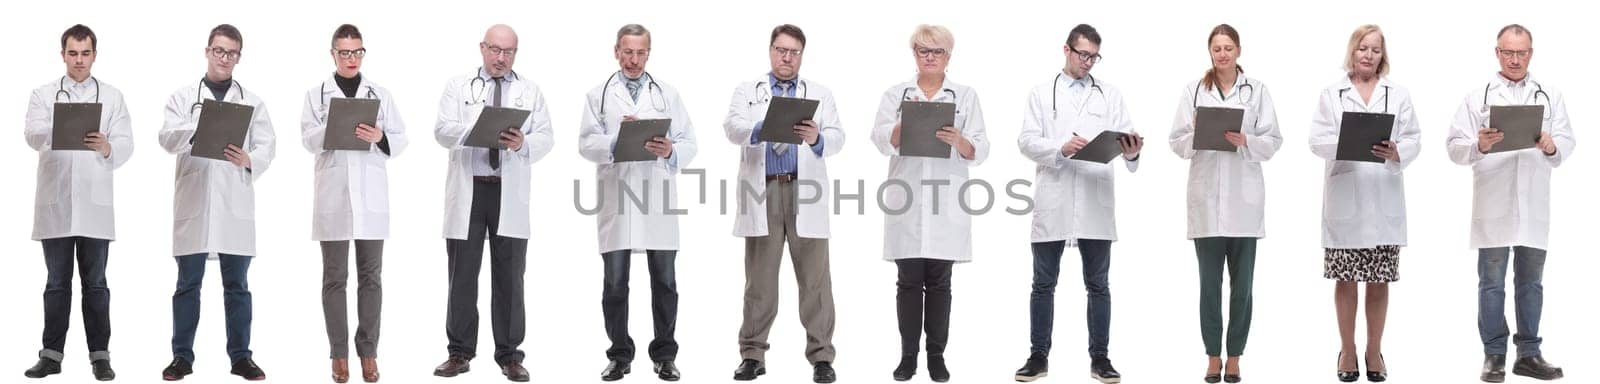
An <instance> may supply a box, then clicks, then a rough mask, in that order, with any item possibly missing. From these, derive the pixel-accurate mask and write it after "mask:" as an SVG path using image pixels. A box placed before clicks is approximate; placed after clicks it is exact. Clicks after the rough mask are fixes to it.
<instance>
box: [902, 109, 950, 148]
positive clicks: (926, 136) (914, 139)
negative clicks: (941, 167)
mask: <svg viewBox="0 0 1600 384" xmlns="http://www.w3.org/2000/svg"><path fill="white" fill-rule="evenodd" d="M955 121H956V104H955V103H940V102H931V101H902V102H900V156H918V157H936V158H941V159H943V158H948V157H950V144H945V142H943V141H940V140H939V137H938V136H937V132H939V128H944V127H946V126H953V125H955Z"/></svg>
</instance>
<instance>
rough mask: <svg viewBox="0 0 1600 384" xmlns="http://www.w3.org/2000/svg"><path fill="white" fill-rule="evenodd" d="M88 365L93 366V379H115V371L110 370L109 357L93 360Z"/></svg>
mask: <svg viewBox="0 0 1600 384" xmlns="http://www.w3.org/2000/svg"><path fill="white" fill-rule="evenodd" d="M89 365H91V366H93V367H94V379H95V380H98V381H111V380H116V379H117V371H113V370H111V359H100V360H95V361H94V362H92V363H89Z"/></svg>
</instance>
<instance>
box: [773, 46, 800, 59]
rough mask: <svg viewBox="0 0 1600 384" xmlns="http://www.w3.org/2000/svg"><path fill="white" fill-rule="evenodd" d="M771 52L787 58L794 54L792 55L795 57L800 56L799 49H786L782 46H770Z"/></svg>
mask: <svg viewBox="0 0 1600 384" xmlns="http://www.w3.org/2000/svg"><path fill="white" fill-rule="evenodd" d="M772 52H775V53H777V54H778V57H785V58H787V57H789V56H794V57H797V58H798V57H800V50H799V49H788V48H784V47H772Z"/></svg>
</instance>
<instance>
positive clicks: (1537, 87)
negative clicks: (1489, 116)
mask: <svg viewBox="0 0 1600 384" xmlns="http://www.w3.org/2000/svg"><path fill="white" fill-rule="evenodd" d="M1528 82H1530V83H1533V87H1534V91H1533V104H1535V105H1538V104H1539V96H1544V103H1545V104H1546V105H1549V104H1550V94H1549V93H1545V92H1544V85H1541V84H1539V82H1537V81H1532V80H1529V81H1528ZM1493 87H1494V83H1489V84H1484V85H1483V113H1489V89H1491V88H1493ZM1549 112H1550V111H1549V108H1545V113H1549Z"/></svg>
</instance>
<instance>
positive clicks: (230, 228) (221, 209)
mask: <svg viewBox="0 0 1600 384" xmlns="http://www.w3.org/2000/svg"><path fill="white" fill-rule="evenodd" d="M242 49H244V37H242V36H241V35H240V34H239V29H237V28H234V27H233V26H232V25H228V24H222V25H218V26H217V27H216V28H212V29H211V36H210V37H209V38H208V39H207V46H206V49H205V57H206V59H207V63H208V66H207V70H206V75H205V77H204V78H201V79H200V81H199V82H198V83H196V84H194V85H189V86H184V87H182V88H178V90H177V91H176V92H173V93H172V96H171V97H170V98H169V99H168V101H167V107H166V124H165V125H163V126H162V127H161V132H160V136H161V137H160V141H161V148H163V149H166V150H167V153H171V154H174V155H177V156H178V159H177V172H176V173H177V185H176V186H175V187H174V188H173V195H174V197H173V215H172V217H173V223H172V253H173V255H174V257H173V259H175V260H176V261H177V263H178V288H177V291H176V292H174V293H173V294H172V323H173V324H172V363H171V364H169V365H167V368H166V369H164V370H162V371H161V378H162V379H164V380H167V381H173V380H182V379H183V378H184V376H188V375H189V374H191V373H193V372H194V370H193V369H192V367H193V364H194V359H195V356H194V336H195V328H196V327H198V326H199V324H200V286H201V283H202V282H203V280H204V277H205V270H206V259H207V258H214V259H217V260H218V262H219V263H221V269H222V300H223V306H224V307H225V308H226V311H227V333H228V358H229V359H230V361H232V363H233V370H232V373H233V374H234V375H238V376H240V377H243V378H245V379H247V380H251V381H255V380H264V379H266V378H267V375H266V373H263V372H262V371H261V367H258V366H256V363H255V361H254V360H252V358H251V356H252V354H251V352H250V322H251V311H252V309H251V307H252V306H251V297H250V289H249V279H248V277H249V272H250V263H251V261H252V260H254V259H255V256H256V251H255V248H256V230H255V188H254V185H255V181H256V180H257V179H260V178H261V175H262V174H263V173H266V172H267V166H268V165H271V163H272V158H273V155H274V148H275V142H276V140H275V137H274V136H273V132H272V120H270V119H269V116H270V114H268V113H267V105H266V103H264V102H262V101H261V99H260V98H258V97H256V95H255V94H253V93H250V92H248V91H246V90H245V89H244V87H243V86H241V85H240V84H239V82H238V81H235V80H234V79H233V67H234V66H235V65H237V64H238V63H239V58H240V55H241V53H240V51H241V50H242ZM203 100H217V101H223V102H228V103H234V104H242V105H247V106H250V107H253V108H254V109H253V110H252V112H251V113H252V115H251V120H250V128H249V131H248V133H246V136H245V140H244V144H245V147H244V148H240V147H239V146H236V145H233V144H229V145H228V147H227V148H226V149H225V150H224V155H225V157H226V158H227V160H226V161H220V160H213V159H209V158H203V157H195V156H191V155H190V154H189V152H190V149H192V148H193V147H194V136H195V130H197V129H198V128H199V122H200V113H201V105H202V103H203Z"/></svg>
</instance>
